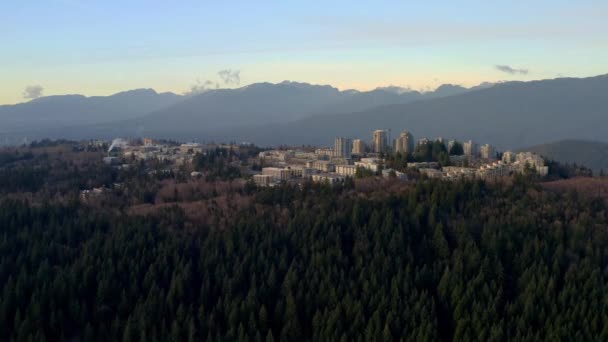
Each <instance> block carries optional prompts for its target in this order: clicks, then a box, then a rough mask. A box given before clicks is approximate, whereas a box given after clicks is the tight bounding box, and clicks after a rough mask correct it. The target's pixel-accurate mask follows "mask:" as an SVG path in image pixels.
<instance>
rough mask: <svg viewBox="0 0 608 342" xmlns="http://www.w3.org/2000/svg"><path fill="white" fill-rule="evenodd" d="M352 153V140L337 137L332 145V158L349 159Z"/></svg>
mask: <svg viewBox="0 0 608 342" xmlns="http://www.w3.org/2000/svg"><path fill="white" fill-rule="evenodd" d="M352 152H353V142H352V140H350V139H348V138H344V137H337V138H336V141H335V143H334V156H336V157H342V158H350V157H351V154H352Z"/></svg>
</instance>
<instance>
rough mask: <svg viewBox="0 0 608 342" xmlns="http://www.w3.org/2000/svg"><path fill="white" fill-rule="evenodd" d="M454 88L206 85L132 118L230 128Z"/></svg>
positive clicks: (160, 124) (142, 123)
mask: <svg viewBox="0 0 608 342" xmlns="http://www.w3.org/2000/svg"><path fill="white" fill-rule="evenodd" d="M449 87H454V88H450V90H449V91H446V88H445V86H442V87H439V88H438V91H439V92H428V93H420V92H418V91H404V92H395V91H393V90H392V89H388V88H378V89H375V90H372V91H366V92H359V91H340V90H338V89H336V88H334V87H331V86H328V85H311V84H308V83H298V82H289V81H285V82H281V83H278V84H272V83H256V84H252V85H250V86H247V87H243V88H239V89H218V90H210V91H207V92H204V93H202V94H199V95H196V96H193V97H190V98H188V99H186V100H184V101H182V102H180V103H177V104H175V105H174V106H171V107H169V108H166V109H163V110H160V111H158V112H155V113H152V114H150V115H148V116H145V117H141V118H140V119H138V120H136V125H137V126H138V127H140V128H143V129H144V130H149V131H158V130H159V129H165V128H167V120H171V123H172V127H171V130H173V131H179V130H181V129H186V130H190V129H191V128H192V126H193V125H194V126H196V127H199V128H200V129H201V130H211V129H221V128H227V127H229V128H232V127H235V126H245V125H259V124H276V123H284V122H290V121H294V120H298V119H302V118H306V117H311V116H315V115H321V114H324V113H347V112H353V111H360V110H365V109H370V108H373V107H376V106H382V105H387V104H403V103H410V102H413V101H418V100H424V99H428V98H432V97H439V96H448V95H453V94H456V93H464V92H466V91H467V88H464V87H456V86H449Z"/></svg>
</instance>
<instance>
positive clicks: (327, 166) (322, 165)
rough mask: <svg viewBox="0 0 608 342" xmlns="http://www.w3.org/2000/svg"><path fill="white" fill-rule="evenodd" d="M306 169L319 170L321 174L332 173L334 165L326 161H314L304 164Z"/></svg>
mask: <svg viewBox="0 0 608 342" xmlns="http://www.w3.org/2000/svg"><path fill="white" fill-rule="evenodd" d="M306 167H307V168H310V169H315V170H319V171H321V172H334V171H335V169H336V165H335V164H334V163H332V162H329V161H327V160H315V161H310V162H307V163H306Z"/></svg>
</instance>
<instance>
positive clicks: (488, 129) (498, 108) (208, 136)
mask: <svg viewBox="0 0 608 342" xmlns="http://www.w3.org/2000/svg"><path fill="white" fill-rule="evenodd" d="M144 93H145V92H144ZM607 93H608V75H601V76H596V77H588V78H557V79H549V80H539V81H531V82H505V83H498V84H494V85H487V84H482V85H480V86H478V87H473V88H470V89H466V88H463V87H459V86H453V85H444V86H441V87H439V88H438V89H437V90H436V91H434V92H430V93H420V92H417V91H409V90H408V89H395V88H391V87H389V88H383V89H382V88H379V89H375V90H373V91H367V92H360V91H353V90H345V91H340V90H338V89H336V88H334V87H331V86H318V85H310V84H307V83H298V82H282V83H278V84H272V83H257V84H252V85H249V86H246V87H242V88H238V89H217V90H210V91H206V92H204V93H201V94H196V95H192V96H179V95H175V94H172V95H170V96H171V98H172V99H173V103H170V104H168V105H167V104H164V105H163V106H159V107H160V108H156V109H153V110H151V111H150V112H149V113H142V111H136V110H133V109H128V111H129V115H130V116H125V117H126V119H122V120H114V121H103V122H97V123H90V124H74V125H72V126H70V127H67V126H62V127H56V126H55V128H52V129H45V130H43V131H37V132H34V131H31V130H30V131H29V132H26V131H23V132H17V133H5V134H4V135H2V134H0V142H2V141H5V142H6V141H9V142H10V141H19V139H22V138H23V137H24V136H27V137H28V139H29V140H32V139H40V138H44V137H50V138H69V139H86V138H113V137H117V136H131V137H132V136H150V137H158V138H172V139H178V140H191V139H192V140H200V141H211V140H213V141H249V142H253V143H256V144H259V145H264V146H272V145H278V144H292V145H297V144H314V145H331V144H332V141H333V138H334V137H336V136H347V137H352V138H361V139H364V140H367V141H369V140H370V139H371V131H373V130H374V129H390V130H391V133H392V136H393V137H395V136H396V135H397V134H398V133H399V132H400V131H401V130H404V129H405V130H408V131H410V132H412V133H413V134H414V136H415V138H421V137H428V138H435V137H443V138H445V139H457V140H468V139H472V140H474V141H475V142H477V143H480V144H483V143H490V144H493V145H495V146H496V147H497V148H498V149H502V150H506V149H517V148H521V147H525V146H533V145H538V144H543V143H545V142H547V141H557V140H562V139H584V140H597V141H606V140H608V137H606V134H605V127H607V126H608V97H607V96H606V94H607ZM125 96H126V98H130V96H128V94H127V95H125ZM136 97H137V96H136ZM157 97H162V96H161V94H157V95H155V96H153V98H157ZM175 97H177V100H175V99H176V98H175ZM118 98H120V96H118ZM104 99H105V100H107V98H104ZM113 100H114V101H112V102H113V103H116V102H117V101H116V98H113ZM39 101H42V100H37V101H32V102H31V103H28V104H23V106H25V105H36V104H37V103H40V102H39ZM44 101H46V100H44ZM78 101H82V100H78V99H76V102H78ZM88 101H91V100H90V99H88ZM131 103H133V102H131ZM38 106H40V105H38ZM41 107H42V108H46V110H47V112H49V110H48V106H46V107H45V106H41ZM120 107H121V108H122V109H123V110H125V108H127V107H129V106H127V105H122V106H120ZM152 107H154V106H152ZM138 108H139V107H138ZM4 110H5V108H0V133H2V129H4V127H5V126H4V125H3V120H5V119H6V116H5V115H4V114H5V112H4ZM47 114H48V113H47ZM5 132H6V131H5ZM26 134H27V135H26Z"/></svg>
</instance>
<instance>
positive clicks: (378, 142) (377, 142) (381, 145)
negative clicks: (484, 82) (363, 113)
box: [372, 129, 388, 153]
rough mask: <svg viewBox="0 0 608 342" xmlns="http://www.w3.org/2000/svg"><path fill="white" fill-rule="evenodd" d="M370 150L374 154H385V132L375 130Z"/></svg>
mask: <svg viewBox="0 0 608 342" xmlns="http://www.w3.org/2000/svg"><path fill="white" fill-rule="evenodd" d="M372 148H373V151H374V152H376V153H380V152H386V150H387V148H388V134H387V132H386V130H383V129H377V130H375V131H374V133H373V136H372Z"/></svg>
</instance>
